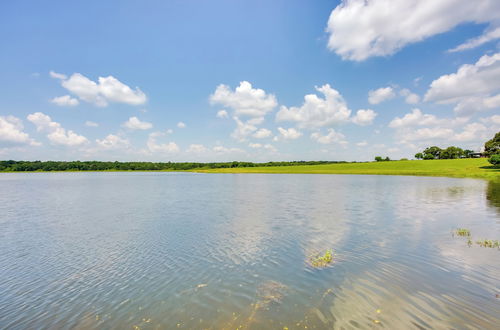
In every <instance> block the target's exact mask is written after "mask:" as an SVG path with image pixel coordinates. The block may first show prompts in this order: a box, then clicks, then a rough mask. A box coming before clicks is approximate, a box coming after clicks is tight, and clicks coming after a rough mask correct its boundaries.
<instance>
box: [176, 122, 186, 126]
mask: <svg viewBox="0 0 500 330" xmlns="http://www.w3.org/2000/svg"><path fill="white" fill-rule="evenodd" d="M177 127H179V128H186V124H184V123H183V122H182V121H180V122H178V123H177Z"/></svg>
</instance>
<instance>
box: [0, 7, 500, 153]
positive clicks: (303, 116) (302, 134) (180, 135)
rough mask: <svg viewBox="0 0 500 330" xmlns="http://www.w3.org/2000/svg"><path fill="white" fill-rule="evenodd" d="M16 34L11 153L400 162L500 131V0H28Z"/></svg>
mask: <svg viewBox="0 0 500 330" xmlns="http://www.w3.org/2000/svg"><path fill="white" fill-rule="evenodd" d="M0 37H1V40H2V51H1V52H0V69H1V70H0V72H2V74H1V75H0V88H1V90H2V98H1V99H0V159H24V160H35V159H40V160H49V159H53V160H76V159H80V160H88V159H96V160H148V161H149V160H150V161H169V160H171V161H229V160H249V161H270V160H319V159H321V160H371V159H373V157H374V156H376V155H381V156H389V157H391V158H395V159H398V158H401V157H407V158H412V157H413V155H414V154H415V153H416V152H417V151H420V150H422V149H423V148H424V147H425V146H429V145H438V146H441V147H446V146H449V145H457V146H460V147H463V148H469V149H473V150H479V149H480V148H481V146H482V145H483V144H484V141H485V140H487V139H489V138H490V137H491V136H493V135H494V133H496V132H497V131H499V130H500V111H499V110H500V53H499V42H500V3H499V2H498V1H494V0H478V1H477V2H471V1H463V0H443V1H440V2H439V3H436V1H431V0H420V1H417V0H397V1H394V0H391V1H390V0H372V1H361V0H354V1H343V2H340V1H292V0H288V1H234V0H233V1H80V2H76V1H71V2H68V1H50V2H44V3H42V2H39V1H15V2H2V3H1V4H0Z"/></svg>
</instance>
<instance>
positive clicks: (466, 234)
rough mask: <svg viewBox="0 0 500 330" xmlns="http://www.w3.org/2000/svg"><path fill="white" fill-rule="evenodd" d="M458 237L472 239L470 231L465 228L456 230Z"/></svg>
mask: <svg viewBox="0 0 500 330" xmlns="http://www.w3.org/2000/svg"><path fill="white" fill-rule="evenodd" d="M455 234H456V235H457V236H462V237H470V230H469V229H465V228H458V229H456V230H455Z"/></svg>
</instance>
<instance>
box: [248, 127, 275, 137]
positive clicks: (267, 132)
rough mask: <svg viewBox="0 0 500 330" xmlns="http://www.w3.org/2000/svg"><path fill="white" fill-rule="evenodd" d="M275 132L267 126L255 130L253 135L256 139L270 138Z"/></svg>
mask: <svg viewBox="0 0 500 330" xmlns="http://www.w3.org/2000/svg"><path fill="white" fill-rule="evenodd" d="M272 134H273V133H272V132H271V131H270V130H268V129H266V128H261V129H259V130H258V131H257V132H255V133H254V134H253V135H252V136H253V137H254V138H256V139H265V138H268V137H270V136H271V135H272Z"/></svg>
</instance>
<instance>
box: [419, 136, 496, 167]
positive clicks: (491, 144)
mask: <svg viewBox="0 0 500 330" xmlns="http://www.w3.org/2000/svg"><path fill="white" fill-rule="evenodd" d="M472 154H474V151H472V150H467V149H465V150H463V149H462V148H459V147H455V146H451V147H448V148H445V149H441V148H439V147H437V146H432V147H428V148H426V149H425V150H424V151H422V152H418V153H416V154H415V158H416V159H456V158H470V157H471V156H472ZM482 154H483V155H484V156H485V157H489V159H488V161H489V162H490V163H491V164H493V165H500V132H498V133H496V134H495V136H494V137H493V138H492V139H491V140H488V141H486V143H485V144H484V152H483V153H482Z"/></svg>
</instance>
